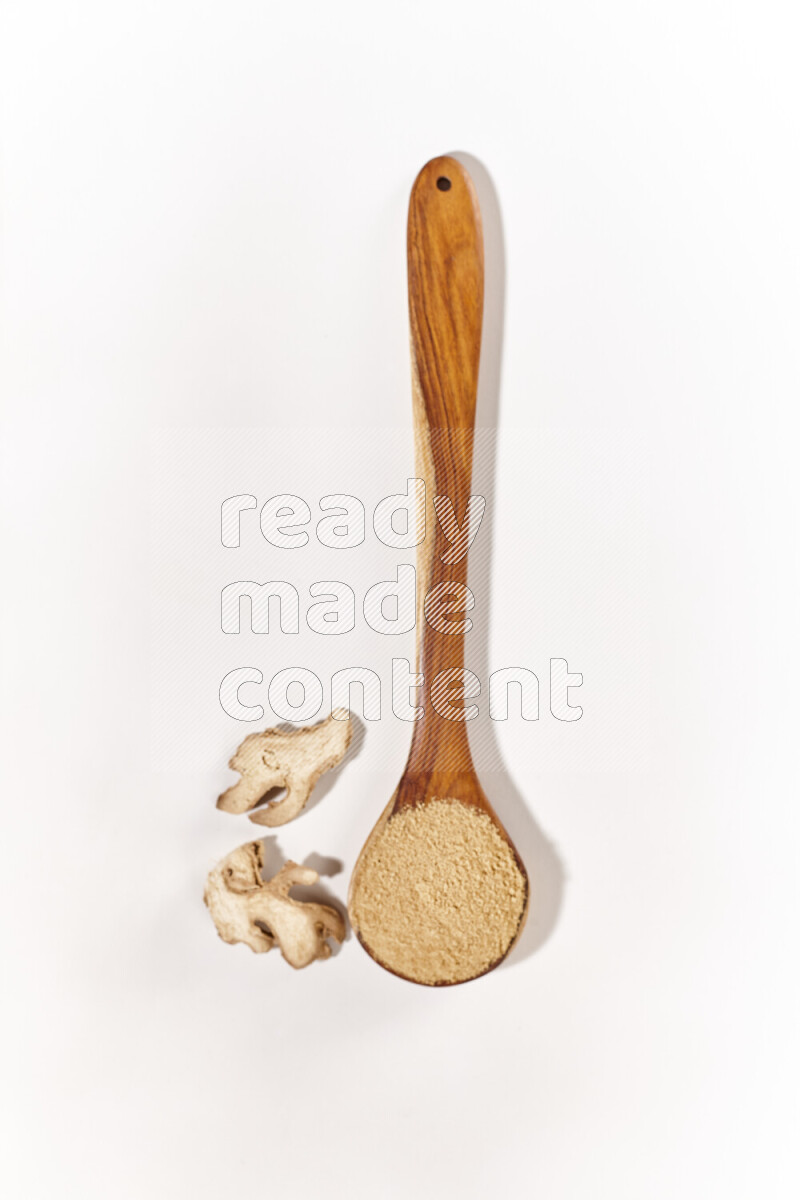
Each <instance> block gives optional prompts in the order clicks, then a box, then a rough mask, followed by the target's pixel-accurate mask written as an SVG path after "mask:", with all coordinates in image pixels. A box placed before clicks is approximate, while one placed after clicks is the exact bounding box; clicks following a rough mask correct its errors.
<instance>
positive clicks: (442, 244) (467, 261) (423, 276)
mask: <svg viewBox="0 0 800 1200" xmlns="http://www.w3.org/2000/svg"><path fill="white" fill-rule="evenodd" d="M408 297H409V318H410V331H411V377H412V396H413V412H414V441H415V451H416V460H417V462H416V471H417V476H418V477H419V478H422V479H424V480H425V485H426V505H425V537H424V539H423V541H422V542H421V544H420V546H419V549H418V557H417V671H418V672H422V673H423V674H424V685H423V686H422V688H421V689H420V692H419V699H418V701H417V703H419V704H421V705H422V706H423V707H424V710H425V712H424V716H423V718H422V719H421V720H420V721H418V722H416V724H415V725H414V727H413V735H412V741H411V748H410V751H409V756H408V761H407V763H406V767H405V770H404V772H403V776H402V778H401V780H400V783H399V784H398V787H397V790H396V791H395V793H394V795H393V796H392V798H391V799H390V801H389V803H388V804H387V806H386V808H385V809H384V811H383V813H382V814H381V816H380V818H379V820H378V822H377V824H376V826H375V828H374V829H373V831H372V833H371V835H370V837H369V838H368V839H367V842H366V844H365V846H364V848H363V849H362V851H361V855H360V857H359V861H358V862H357V863H356V867H355V869H354V871H353V876H352V879H351V885H350V896H351V901H352V897H353V895H354V892H355V891H356V890H357V888H358V879H359V864H360V863H361V862H362V861H364V860H365V856H366V855H368V853H369V850H370V846H371V844H372V843H373V842H374V841H375V839H376V838H377V836H378V834H379V832H380V831H381V829H382V828H383V827H384V826H385V824H386V822H387V821H389V820H390V819H391V817H392V816H393V815H394V814H395V813H397V812H399V811H400V810H401V809H403V808H404V807H407V806H419V805H424V804H426V803H430V802H431V801H433V800H436V799H452V800H459V801H461V802H462V803H464V804H468V805H472V806H473V807H475V808H477V809H479V810H480V811H482V812H485V813H488V815H489V816H490V817H491V819H492V820H493V821H494V823H495V824H496V826H497V828H498V829H499V830H500V831H501V833H502V834H503V836H504V837H505V839H506V841H507V842H508V844H509V845H510V846H511V849H512V850H513V852H514V855H515V858H516V861H517V864H518V866H519V868H520V871H521V872H522V875H523V878H524V880H525V887H526V900H525V910H524V911H523V914H522V918H521V920H520V924H519V929H518V930H517V934H516V936H517V937H518V936H519V933H520V932H521V930H522V927H523V925H524V922H525V917H526V915H527V903H528V890H529V889H528V877H527V873H526V871H525V867H524V864H523V862H522V860H521V858H520V857H519V854H518V853H517V851H516V849H515V847H514V845H513V843H512V842H511V839H510V838H509V836H508V834H507V832H506V830H505V829H504V827H503V825H502V823H501V822H500V820H499V819H498V817H497V814H496V813H495V811H494V809H493V808H492V805H491V804H490V802H489V800H488V798H487V796H486V794H485V792H484V790H483V788H482V787H481V784H480V781H479V780H478V777H477V774H476V772H475V768H474V765H473V762H472V756H471V753H470V748H469V738H468V734H467V728H468V723H467V722H466V721H463V720H452V719H448V718H446V717H444V716H442V715H440V713H439V712H437V710H436V708H435V707H434V704H433V702H432V696H431V693H432V689H433V688H434V686H435V681H436V678H437V676H439V675H440V674H441V673H442V672H447V671H459V672H460V671H462V670H463V667H464V634H463V633H454V632H450V631H447V630H446V629H445V630H444V631H442V630H441V629H436V628H434V627H433V626H432V625H431V624H430V622H429V620H428V619H427V617H426V613H425V599H426V596H428V595H429V593H430V591H431V589H432V588H435V587H436V586H437V585H442V586H443V585H450V586H451V587H452V588H455V589H459V588H463V587H465V586H466V584H467V555H466V554H465V555H464V556H463V557H462V558H461V559H460V560H459V561H458V562H453V563H451V564H449V565H447V564H446V563H444V562H443V561H442V558H443V556H444V555H445V554H446V552H447V550H448V549H449V548H450V542H449V541H448V539H447V537H446V536H445V534H444V532H443V530H442V527H441V522H440V521H438V520H437V518H436V512H435V509H434V505H433V498H434V497H435V496H445V497H449V499H450V501H451V502H452V505H453V510H454V513H455V517H456V520H457V521H458V522H459V524H461V523H463V521H464V519H465V513H466V511H467V504H468V501H469V498H470V489H471V482H472V453H473V439H474V428H475V409H476V403H477V394H478V371H479V366H480V349H481V331H482V324H483V231H482V227H481V215H480V208H479V205H478V200H477V196H476V194H475V189H474V186H473V183H472V180H471V179H470V177H469V174H468V173H467V171H466V170H465V168H464V167H463V166H462V165H461V164H460V163H459V162H458V161H457V160H456V159H454V158H450V157H449V156H444V157H440V158H434V159H432V160H431V161H430V162H428V163H427V164H426V165H425V166H424V167H423V168H422V170H421V171H420V173H419V175H418V176H417V178H416V180H415V182H414V186H413V188H412V192H411V199H410V203H409V211H408ZM468 615H469V614H468V613H455V612H454V613H453V614H452V620H463V619H464V617H465V616H468ZM467 636H468V635H467ZM437 702H438V703H439V707H440V708H441V707H442V704H441V693H438V694H437ZM453 703H454V706H455V707H456V708H458V707H460V705H461V704H462V703H463V704H468V703H469V701H468V700H465V701H463V702H462V701H461V700H459V699H456V698H455V697H454V699H453ZM476 886H477V884H476ZM350 907H351V920H352V919H353V918H352V913H353V907H352V903H351V906H350ZM353 927H354V930H355V932H356V934H357V935H358V936H359V940H361V942H362V945H364V946H365V949H366V950H367V951H368V952H370V948H369V946H368V945H367V944H366V943H365V942H364V940H363V938H361V936H360V933H359V929H358V925H357V922H356V921H355V920H353ZM514 940H516V937H515V939H514ZM511 945H513V942H512V943H511ZM511 945H509V947H508V949H510V948H511ZM507 953H508V950H506V954H507ZM503 957H505V955H503ZM500 961H502V959H498V960H497V962H496V963H493V964H492V966H491V967H490V968H489V970H491V969H493V968H494V967H495V966H497V965H498V963H499V962H500ZM381 965H383V966H386V964H384V963H382V964H381ZM389 969H391V968H389V967H387V970H389Z"/></svg>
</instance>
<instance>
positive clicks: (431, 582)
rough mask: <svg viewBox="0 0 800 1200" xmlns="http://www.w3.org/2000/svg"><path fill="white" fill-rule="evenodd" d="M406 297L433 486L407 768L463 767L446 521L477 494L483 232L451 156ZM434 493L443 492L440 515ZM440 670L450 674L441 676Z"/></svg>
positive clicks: (465, 754) (420, 575)
mask: <svg viewBox="0 0 800 1200" xmlns="http://www.w3.org/2000/svg"><path fill="white" fill-rule="evenodd" d="M408 300H409V314H410V322H411V359H412V379H413V391H414V434H415V442H416V452H417V475H418V476H419V477H421V478H423V479H424V480H425V485H426V504H425V526H426V527H425V538H424V540H423V541H422V542H421V544H420V547H419V552H418V562H417V671H418V672H422V673H424V676H425V683H424V686H423V689H422V694H423V698H422V699H421V700H420V703H423V704H424V706H425V716H424V718H423V719H422V720H421V721H419V722H417V724H416V726H415V728H414V737H413V740H412V746H411V753H410V756H409V760H408V767H407V770H411V771H413V770H417V771H429V770H431V769H432V766H433V764H434V762H436V763H437V764H441V762H442V759H443V756H448V757H450V758H451V759H452V760H453V763H454V764H455V762H456V761H459V762H460V761H463V765H464V769H466V768H467V767H468V766H469V765H470V763H471V760H470V757H469V749H468V743H467V735H466V723H465V722H464V721H463V720H458V719H456V720H453V719H452V716H450V717H447V716H443V715H442V710H445V711H447V710H448V705H449V704H450V703H451V702H450V700H448V693H449V692H450V690H451V688H454V689H457V688H458V687H459V686H460V684H459V675H458V673H459V672H463V667H464V632H463V627H464V625H465V623H466V622H468V621H469V614H468V612H467V611H458V610H459V608H460V609H462V610H463V608H464V601H465V597H466V590H465V589H466V584H467V552H466V545H463V546H462V549H463V552H462V553H460V555H459V554H458V550H457V548H454V545H453V541H452V540H451V539H452V537H453V535H454V534H455V530H454V528H453V526H452V524H450V528H449V532H450V534H451V538H448V537H447V535H446V532H445V528H446V527H447V525H448V522H449V517H450V514H452V517H454V519H455V521H456V522H457V523H458V525H459V526H462V527H463V526H464V523H465V521H466V520H467V512H468V508H467V506H468V502H469V498H470V486H471V479H472V447H473V436H474V426H475V405H476V400H477V392H478V366H479V362H480V352H481V327H482V324H483V231H482V228H481V214H480V208H479V206H478V200H477V197H476V195H475V189H474V187H473V184H472V180H471V179H470V177H469V174H468V173H467V171H466V170H465V169H464V167H462V166H461V164H460V163H459V162H457V161H456V159H454V158H450V157H442V158H434V159H431V161H430V162H429V163H426V165H425V166H424V167H423V168H422V170H421V171H420V173H419V175H418V176H417V178H416V180H415V182H414V186H413V188H412V191H411V200H410V204H409V210H408ZM435 497H439V498H440V501H439V506H437V507H438V510H439V515H438V519H437V508H435V507H434V498H435ZM448 501H449V505H448ZM450 506H452V508H450ZM443 526H444V527H443ZM456 540H457V539H456ZM443 560H445V561H443ZM426 597H427V606H426ZM448 606H452V607H450V608H449V611H450V614H451V615H448ZM431 620H433V623H431ZM442 672H448V673H449V674H448V675H445V676H444V678H442ZM437 676H438V677H439V683H438V684H437V683H436V679H437ZM461 681H462V682H463V676H462V677H461ZM433 701H435V702H436V705H435V706H434V703H433ZM464 703H468V701H465V702H464ZM452 704H453V708H450V709H449V711H450V712H451V713H452V711H453V710H454V709H459V708H462V707H463V705H462V703H461V700H460V699H459V698H457V692H456V693H454V696H453V699H452Z"/></svg>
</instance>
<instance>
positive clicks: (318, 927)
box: [203, 842, 345, 969]
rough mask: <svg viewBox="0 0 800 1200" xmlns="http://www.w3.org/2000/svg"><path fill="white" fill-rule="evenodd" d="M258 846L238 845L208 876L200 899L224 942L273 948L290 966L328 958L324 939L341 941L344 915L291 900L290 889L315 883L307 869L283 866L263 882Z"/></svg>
mask: <svg viewBox="0 0 800 1200" xmlns="http://www.w3.org/2000/svg"><path fill="white" fill-rule="evenodd" d="M263 865H264V860H263V849H262V845H261V842H247V843H245V845H244V846H239V848H238V849H237V850H234V851H233V852H232V853H231V854H229V855H228V856H227V857H226V858H223V860H222V862H220V863H218V864H217V865H216V867H214V869H213V870H212V871H211V872H210V874H209V876H208V882H207V884H206V890H205V894H204V896H203V899H204V900H205V902H206V905H207V906H208V910H209V912H210V913H211V916H212V918H213V921H214V924H215V925H216V927H217V933H218V934H219V936H220V937H221V938H222V940H223V942H228V943H229V944H231V945H233V944H234V943H235V942H244V943H245V945H247V946H249V947H250V949H251V950H253V951H254V952H255V953H256V954H264V953H266V951H268V950H271V949H272V947H273V946H277V947H278V948H279V949H280V951H281V953H282V954H283V957H284V958H285V959H286V961H287V962H288V963H289V964H290V965H291V966H293V967H296V968H298V969H299V968H300V967H307V966H308V965H309V963H312V962H313V961H314V959H316V958H329V957H330V953H331V948H330V946H329V945H328V942H327V940H326V939H327V938H329V937H332V938H335V939H336V941H337V942H342V941H343V940H344V933H345V925H344V919H343V917H342V916H341V915H340V914H339V913H338V912H337V911H336V909H335V908H329V907H328V905H326V904H315V903H312V902H308V903H306V902H304V901H302V900H293V899H292V898H291V896H290V895H289V889H290V888H292V887H295V886H296V885H297V884H311V883H316V882H317V881H318V879H319V875H318V874H317V872H316V871H314V870H313V869H312V868H311V867H299V866H298V865H297V863H293V862H287V863H285V864H284V865H283V866H282V867H281V869H280V871H279V872H278V874H277V875H275V876H274V877H273V878H272V879H270V880H267V881H265V880H263V879H262V878H261V868H262V866H263Z"/></svg>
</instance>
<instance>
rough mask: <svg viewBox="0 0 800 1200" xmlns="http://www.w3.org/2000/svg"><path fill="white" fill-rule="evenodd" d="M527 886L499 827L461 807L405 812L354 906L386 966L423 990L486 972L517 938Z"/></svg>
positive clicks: (368, 854) (366, 860) (362, 867)
mask: <svg viewBox="0 0 800 1200" xmlns="http://www.w3.org/2000/svg"><path fill="white" fill-rule="evenodd" d="M526 892H527V883H526V880H525V878H524V876H523V874H522V872H521V871H520V869H519V867H518V866H517V861H516V859H515V857H514V852H513V851H512V849H511V847H510V846H509V844H508V842H507V841H506V840H505V838H504V837H503V835H502V834H501V833H500V831H499V830H498V828H497V826H496V825H495V823H494V822H493V821H492V819H491V818H490V817H489V816H488V815H487V814H486V813H483V812H479V811H478V810H477V809H475V808H472V807H471V806H469V805H466V804H462V803H461V802H459V801H457V800H445V799H441V800H439V799H437V800H433V801H432V802H431V803H429V804H426V805H422V806H419V807H417V808H404V809H402V810H401V811H400V812H399V813H397V814H396V815H395V816H393V817H392V818H391V819H390V820H389V821H388V822H387V824H386V825H385V826H384V827H383V829H380V830H379V831H378V832H376V834H375V835H374V837H373V838H372V839H371V840H370V842H369V843H368V844H367V846H366V847H365V849H364V853H363V855H362V858H361V860H360V862H359V864H358V868H357V872H356V877H355V878H354V880H353V890H352V895H351V901H350V913H351V917H352V920H353V924H354V926H355V928H356V929H357V930H358V931H359V933H360V934H361V936H362V938H363V940H364V941H365V942H366V944H367V945H368V946H369V949H370V951H371V953H372V954H373V955H374V957H375V958H377V959H378V960H379V961H380V962H381V963H383V964H384V966H386V967H388V968H389V969H390V970H392V971H396V972H397V974H399V975H404V976H406V977H407V978H409V979H413V980H415V981H417V982H419V983H428V984H435V983H458V982H461V981H464V980H467V979H473V978H474V977H475V976H476V975H480V974H482V973H483V972H484V971H486V970H487V969H488V968H489V967H490V966H491V965H492V963H494V962H496V961H497V960H498V959H499V958H502V956H503V955H504V954H505V953H506V951H507V950H508V947H509V946H510V944H511V942H512V941H513V939H514V936H515V935H516V933H517V931H518V929H519V925H520V921H521V919H522V916H523V913H524V909H525V901H526Z"/></svg>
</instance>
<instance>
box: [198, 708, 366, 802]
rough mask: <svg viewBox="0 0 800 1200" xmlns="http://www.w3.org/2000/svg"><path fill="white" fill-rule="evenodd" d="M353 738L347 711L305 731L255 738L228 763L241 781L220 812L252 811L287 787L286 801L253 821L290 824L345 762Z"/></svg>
mask: <svg viewBox="0 0 800 1200" xmlns="http://www.w3.org/2000/svg"><path fill="white" fill-rule="evenodd" d="M352 736H353V723H352V721H351V720H350V715H349V713H348V712H347V709H345V708H336V709H334V710H333V712H332V713H331V715H330V716H329V717H327V718H326V719H325V720H324V721H320V723H319V724H318V725H310V726H308V727H306V728H304V729H292V730H290V731H289V732H285V731H283V730H280V729H265V730H264V732H263V733H251V734H250V735H249V736H248V737H246V738H245V739H244V741H243V742H242V744H241V745H240V746H239V748H238V750H237V751H236V753H235V754H234V756H233V758H232V759H231V760H230V762H229V763H228V766H229V767H231V768H232V769H233V770H234V771H239V773H240V774H241V779H240V780H239V782H238V783H235V784H234V785H233V787H230V788H228V790H227V792H223V794H222V795H221V796H220V798H219V799H218V800H217V808H220V809H222V811H223V812H229V813H245V812H249V811H250V809H252V808H255V806H256V805H257V804H258V802H259V801H260V800H263V799H264V797H265V796H266V795H267V793H268V792H270V791H272V790H273V789H274V788H282V787H285V788H286V789H287V790H286V795H285V796H284V797H282V798H281V799H280V800H275V801H273V802H272V803H270V804H268V805H267V806H266V808H262V809H259V811H258V812H255V813H253V814H252V815H251V817H250V820H251V821H253V823H254V824H256V825H269V826H275V825H285V824H286V822H287V821H291V820H293V819H294V818H295V817H296V816H298V815H299V814H300V813H301V812H302V811H303V809H304V808H305V805H306V803H307V801H308V798H309V796H310V795H311V792H312V789H313V787H314V785H315V783H316V782H317V780H318V779H319V777H320V775H322V774H323V772H325V771H329V770H330V769H331V767H335V766H337V765H338V764H339V763H340V762H341V761H342V759H343V758H344V756H345V753H346V751H347V747H348V746H349V745H350V739H351V738H352Z"/></svg>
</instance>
